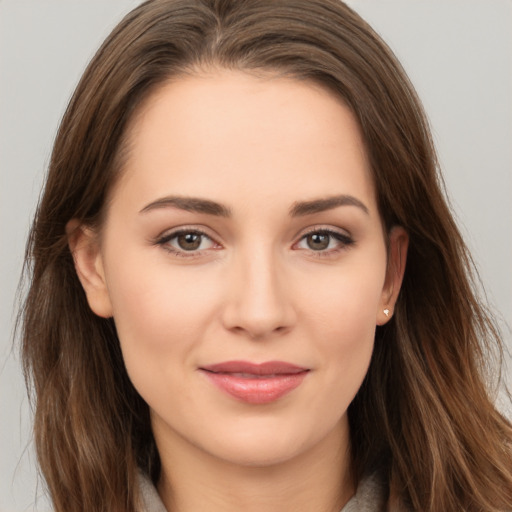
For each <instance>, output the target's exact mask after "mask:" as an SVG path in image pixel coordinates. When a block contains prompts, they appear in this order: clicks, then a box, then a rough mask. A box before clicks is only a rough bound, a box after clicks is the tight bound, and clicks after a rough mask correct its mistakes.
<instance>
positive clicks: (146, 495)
mask: <svg viewBox="0 0 512 512" xmlns="http://www.w3.org/2000/svg"><path fill="white" fill-rule="evenodd" d="M139 481H140V489H141V494H142V500H143V508H142V510H141V511H140V512H167V510H166V508H165V507H164V504H163V503H162V500H161V499H160V496H159V495H158V493H157V492H156V489H155V487H154V486H153V484H152V483H151V481H150V480H149V479H148V478H147V477H145V476H143V475H140V478H139ZM383 496H384V493H383V488H382V484H381V483H380V482H379V479H378V477H377V475H375V474H373V475H371V476H369V477H366V478H364V479H363V480H362V481H361V483H360V484H359V486H358V488H357V492H356V494H355V495H354V496H353V497H352V498H351V499H350V501H349V502H348V503H347V504H346V505H345V506H344V507H343V509H342V510H341V511H340V512H379V510H383V509H382V504H383Z"/></svg>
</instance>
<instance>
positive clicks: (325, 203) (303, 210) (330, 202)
mask: <svg viewBox="0 0 512 512" xmlns="http://www.w3.org/2000/svg"><path fill="white" fill-rule="evenodd" d="M339 206H356V207H358V208H360V209H361V210H362V211H363V212H365V213H366V214H369V210H368V208H367V206H366V205H365V204H364V203H362V202H361V201H360V200H359V199H357V198H356V197H354V196H350V195H346V194H343V195H338V196H332V197H326V198H322V199H313V200H311V201H297V202H295V203H293V204H292V206H291V208H290V210H289V213H290V216H291V217H304V216H306V215H313V214H315V213H321V212H325V211H327V210H332V209H334V208H338V207H339ZM160 208H178V209H180V210H185V211H187V212H195V213H206V214H208V215H215V216H217V217H231V209H230V208H228V207H227V206H224V205H222V204H220V203H217V202H215V201H211V200H209V199H201V198H199V197H184V196H167V197H162V198H160V199H157V200H156V201H153V202H151V203H149V204H148V205H146V206H144V208H142V210H141V211H140V213H146V212H149V211H151V210H156V209H160Z"/></svg>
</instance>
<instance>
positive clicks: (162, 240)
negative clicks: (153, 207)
mask: <svg viewBox="0 0 512 512" xmlns="http://www.w3.org/2000/svg"><path fill="white" fill-rule="evenodd" d="M209 231H210V230H209V229H207V228H205V227H204V226H198V225H197V224H195V225H185V226H177V227H175V228H172V229H167V230H165V231H163V232H162V233H161V234H160V235H158V236H157V237H155V239H154V240H153V243H154V245H158V246H161V247H162V248H163V249H165V250H167V251H168V252H170V253H172V254H173V255H176V256H181V257H185V258H193V257H197V256H200V255H202V254H204V252H206V251H209V250H212V249H214V250H217V249H219V248H221V247H222V244H220V243H219V242H218V241H217V237H216V236H213V235H211V234H210V233H209ZM186 233H196V234H198V235H201V236H204V237H205V238H208V239H209V240H211V241H212V243H213V244H214V245H215V247H211V248H208V249H198V250H194V251H186V250H183V249H181V250H180V249H178V248H176V247H174V246H171V245H169V244H168V243H169V241H170V240H172V239H174V238H176V237H177V236H179V235H181V234H186Z"/></svg>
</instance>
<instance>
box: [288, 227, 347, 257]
mask: <svg viewBox="0 0 512 512" xmlns="http://www.w3.org/2000/svg"><path fill="white" fill-rule="evenodd" d="M314 233H324V234H327V235H329V236H331V237H333V238H335V239H336V240H337V241H338V242H339V246H338V247H334V248H331V249H325V250H319V251H315V250H314V249H305V248H304V249H299V248H297V250H304V251H308V252H310V253H311V254H313V255H314V256H317V257H328V256H331V255H335V254H337V253H338V252H340V251H343V250H346V249H348V248H349V247H350V246H352V245H354V243H355V240H354V238H353V237H352V235H351V234H350V233H348V232H347V231H346V230H344V229H341V228H337V227H333V226H326V225H317V226H311V227H309V228H307V229H306V230H305V231H302V232H301V233H300V234H299V235H298V236H297V240H296V241H295V242H294V243H293V246H292V248H293V247H296V246H297V245H298V244H299V243H300V242H302V240H304V239H305V238H306V237H307V236H308V235H311V234H314Z"/></svg>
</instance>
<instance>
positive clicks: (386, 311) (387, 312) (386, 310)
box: [384, 308, 389, 318]
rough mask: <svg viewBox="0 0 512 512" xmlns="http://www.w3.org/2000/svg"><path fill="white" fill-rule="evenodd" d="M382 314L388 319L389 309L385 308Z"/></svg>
mask: <svg viewBox="0 0 512 512" xmlns="http://www.w3.org/2000/svg"><path fill="white" fill-rule="evenodd" d="M384 314H385V315H386V316H387V317H388V318H389V309H387V308H386V309H385V310H384Z"/></svg>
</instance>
